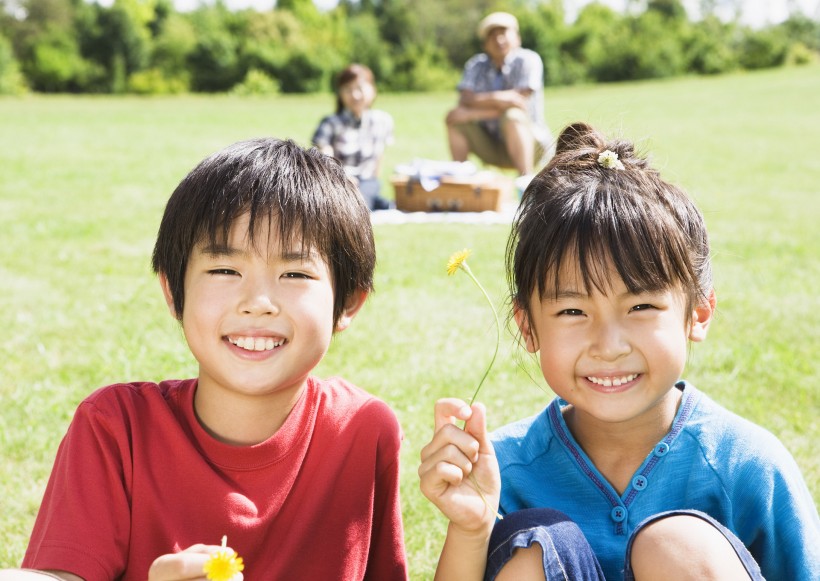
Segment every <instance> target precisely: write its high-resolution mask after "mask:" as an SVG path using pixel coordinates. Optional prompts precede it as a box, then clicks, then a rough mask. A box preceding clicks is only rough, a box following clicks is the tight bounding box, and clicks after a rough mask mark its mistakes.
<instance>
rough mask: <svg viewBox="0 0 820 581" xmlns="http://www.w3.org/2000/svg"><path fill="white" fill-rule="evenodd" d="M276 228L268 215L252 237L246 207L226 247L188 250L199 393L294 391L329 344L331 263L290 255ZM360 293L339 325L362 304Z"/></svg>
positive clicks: (189, 317) (187, 315) (186, 316)
mask: <svg viewBox="0 0 820 581" xmlns="http://www.w3.org/2000/svg"><path fill="white" fill-rule="evenodd" d="M271 228H272V229H273V231H272V232H271V231H269V228H268V226H267V225H266V224H265V223H264V222H263V223H262V224H261V226H260V228H258V229H257V232H256V237H255V241H256V244H255V245H252V244H250V243H249V242H248V240H247V232H248V215H247V214H246V215H245V216H243V217H240V218H238V219H237V220H236V221H235V222H234V224H233V225H232V227H231V230H230V234H229V237H228V240H227V241H226V244H225V246H224V247H218V248H208V247H207V242H203V243H200V244H199V245H197V246H195V247H194V249H193V251H192V252H191V257H190V259H189V262H188V267H187V271H186V273H185V287H184V288H185V302H184V304H185V307H184V310H183V313H182V317H181V320H182V328H183V331H184V332H185V338H186V340H187V342H188V345H189V347H190V349H191V352H192V353H193V355H194V357H195V358H196V359H197V361H198V362H199V388H198V389H199V392H198V395H200V394H202V393H206V392H207V393H220V394H221V396H223V397H224V396H225V395H226V394H228V393H233V394H243V395H250V396H267V395H275V396H277V397H279V396H284V397H286V398H289V397H295V396H296V394H297V393H298V392H300V390H301V388H302V387H303V386H304V385H305V381H306V378H307V376H308V374H309V373H310V372H311V370H312V369H313V368H314V367H315V366H316V365H317V364H318V363H319V361H320V360H321V359H322V357H323V356H324V354H325V352H326V351H327V348H328V346H329V344H330V340H331V337H332V335H333V331H334V327H333V284H332V280H331V274H330V271H329V269H328V265H327V264H326V262H325V260H324V259H323V258H322V257H321V256H319V255H318V254H316V253H309V254H308V255H307V256H306V257H304V258H303V257H301V256H299V254H298V253H297V254H294V255H285V254H284V253H283V249H282V248H281V244H280V241H279V239H278V235H277V232H278V231H277V230H276V225H275V224H272V225H271ZM265 241H267V242H268V244H265ZM164 282H165V281H164V280H163V283H164ZM163 288H164V289H165V291H166V300H168V301H169V306H171V308H172V310H173V306H172V305H173V302H171V301H170V296H169V292H168V290H167V284H165V283H164V284H163ZM358 298H359V299H360V302H358V303H356V302H355V301H351V305H350V309H348V310H347V311H345V312H344V313H343V315H342V317H341V318H340V321H339V323H338V324H337V329H338V330H342V329H343V328H345V327H346V326H347V325H348V324H349V322H350V320H351V319H352V317H353V315H355V313H356V311H357V310H358V308H359V307H360V306H361V302H363V300H364V296H362V297H358ZM354 303H355V304H354Z"/></svg>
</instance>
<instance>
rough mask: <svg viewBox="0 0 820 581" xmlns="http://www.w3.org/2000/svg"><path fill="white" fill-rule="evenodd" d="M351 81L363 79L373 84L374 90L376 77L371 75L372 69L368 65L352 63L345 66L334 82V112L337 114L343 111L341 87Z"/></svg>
mask: <svg viewBox="0 0 820 581" xmlns="http://www.w3.org/2000/svg"><path fill="white" fill-rule="evenodd" d="M351 81H365V82H367V83H370V84H371V85H373V90H374V91H375V90H376V77H374V76H373V71H371V70H370V68H369V67H367V66H365V65H362V64H359V63H353V64H351V65H348V66H347V67H345V68H344V69H343V70H342V71H341V72H340V73H339V74H338V75H337V76H336V83H335V84H334V86H335V88H336V114H337V115H338V114H339V113H341V112H342V111H344V108H345V106H344V103H343V102H342V95H341V88H342V87H344V86H345V85H346V84H348V83H350V82H351Z"/></svg>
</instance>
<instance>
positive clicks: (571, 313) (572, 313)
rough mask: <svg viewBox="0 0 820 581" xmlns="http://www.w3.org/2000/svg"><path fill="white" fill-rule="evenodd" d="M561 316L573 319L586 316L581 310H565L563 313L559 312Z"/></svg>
mask: <svg viewBox="0 0 820 581" xmlns="http://www.w3.org/2000/svg"><path fill="white" fill-rule="evenodd" d="M558 314H559V315H569V316H571V317H580V316H581V315H583V314H584V311H582V310H581V309H564V310H563V311H559V312H558Z"/></svg>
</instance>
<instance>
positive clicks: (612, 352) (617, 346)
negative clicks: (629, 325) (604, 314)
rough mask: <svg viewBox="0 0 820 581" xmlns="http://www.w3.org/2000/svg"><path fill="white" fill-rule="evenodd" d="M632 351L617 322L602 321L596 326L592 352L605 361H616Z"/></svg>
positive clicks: (591, 347) (591, 346)
mask: <svg viewBox="0 0 820 581" xmlns="http://www.w3.org/2000/svg"><path fill="white" fill-rule="evenodd" d="M631 351H632V346H631V345H630V343H629V339H628V337H627V335H626V333H625V332H624V329H623V328H622V327H621V325H619V324H618V322H617V321H602V322H599V323H598V324H597V325H595V329H594V331H593V340H592V343H591V345H590V352H591V354H592V356H593V357H595V358H597V359H602V360H604V361H615V360H616V359H618V358H620V357H623V356H624V355H627V354H628V353H630V352H631Z"/></svg>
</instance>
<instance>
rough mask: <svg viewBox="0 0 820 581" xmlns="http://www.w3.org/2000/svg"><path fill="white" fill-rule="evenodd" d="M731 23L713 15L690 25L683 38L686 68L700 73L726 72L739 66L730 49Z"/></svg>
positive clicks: (732, 31) (732, 27)
mask: <svg viewBox="0 0 820 581" xmlns="http://www.w3.org/2000/svg"><path fill="white" fill-rule="evenodd" d="M735 28H736V27H735V26H734V25H732V24H723V23H722V22H720V21H719V20H718V19H717V18H716V17H714V16H708V17H706V18H705V19H704V20H703V22H702V23H701V24H700V25H699V26H695V27H692V29H691V32H690V34H689V36H688V38H686V39H685V40H684V44H685V48H684V51H685V54H686V60H687V62H688V63H689V65H688V69H689V70H690V71H692V72H694V73H698V74H701V75H716V74H720V73H726V72H729V71H731V70H734V69H736V68H737V67H738V66H739V63H738V60H737V54H736V53H735V52H734V51H733V50H732V47H731V38H732V35H733V33H734V30H735Z"/></svg>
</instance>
